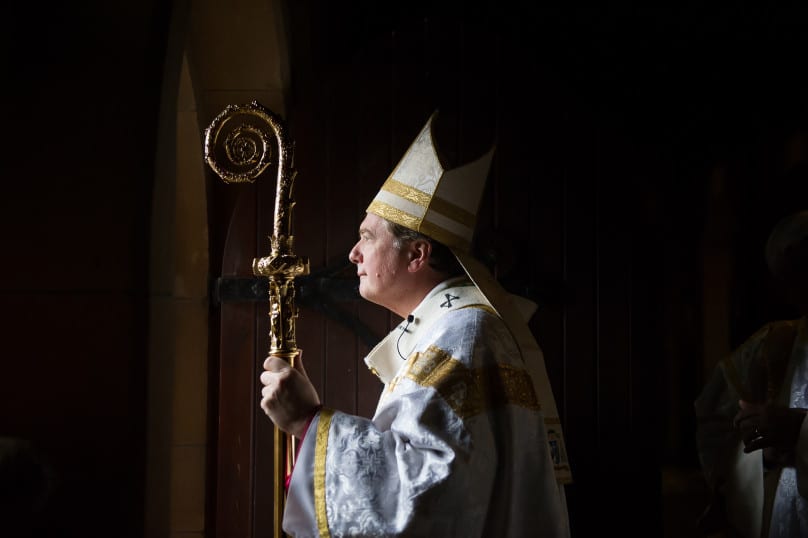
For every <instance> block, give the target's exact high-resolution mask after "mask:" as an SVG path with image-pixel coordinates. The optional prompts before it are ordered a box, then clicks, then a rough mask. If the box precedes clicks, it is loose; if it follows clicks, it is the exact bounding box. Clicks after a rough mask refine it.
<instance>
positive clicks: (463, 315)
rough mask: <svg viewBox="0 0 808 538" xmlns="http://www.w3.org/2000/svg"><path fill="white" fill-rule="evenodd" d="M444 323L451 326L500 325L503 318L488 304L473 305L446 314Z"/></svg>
mask: <svg viewBox="0 0 808 538" xmlns="http://www.w3.org/2000/svg"><path fill="white" fill-rule="evenodd" d="M442 318H443V321H444V322H445V323H449V324H459V323H470V322H477V323H485V324H500V323H503V322H502V318H500V317H499V315H498V314H497V312H496V310H494V309H493V308H491V307H490V306H488V305H487V304H472V305H467V306H463V307H460V308H455V309H454V310H450V311H449V312H446V313H445V314H444V315H443V316H442Z"/></svg>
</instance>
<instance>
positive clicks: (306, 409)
mask: <svg viewBox="0 0 808 538" xmlns="http://www.w3.org/2000/svg"><path fill="white" fill-rule="evenodd" d="M264 370H265V371H264V372H263V373H262V374H261V383H262V384H263V385H264V388H262V389H261V409H263V410H264V413H266V414H267V416H268V417H269V418H270V419H271V420H272V422H274V423H275V425H276V426H277V427H278V428H280V429H281V430H283V431H285V432H286V433H288V434H290V435H294V436H295V437H297V438H298V439H300V438H302V437H303V435H305V433H306V426H307V425H308V422H309V420H310V419H311V417H312V416H313V415H314V413H316V411H317V409H318V408H319V406H320V397H319V396H318V395H317V391H316V390H315V389H314V385H312V384H311V381H310V380H309V377H308V375H306V369H305V368H304V367H303V351H302V350H301V351H299V352H298V356H297V358H296V360H295V366H294V367H292V366H291V365H290V364H289V363H288V362H286V361H285V360H283V359H281V358H279V357H275V356H269V357H267V359H266V360H265V361H264Z"/></svg>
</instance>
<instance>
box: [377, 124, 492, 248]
mask: <svg viewBox="0 0 808 538" xmlns="http://www.w3.org/2000/svg"><path fill="white" fill-rule="evenodd" d="M436 115H437V112H435V113H433V114H432V116H430V118H429V119H428V120H427V122H426V125H424V128H423V129H421V132H420V133H419V134H418V136H417V137H416V138H415V141H414V142H413V143H412V145H410V147H409V149H408V150H407V152H406V153H405V154H404V156H403V157H402V158H401V160H400V161H399V163H398V165H397V166H396V167H395V169H394V170H393V173H392V174H390V177H388V178H387V181H385V182H384V185H382V188H381V190H380V191H379V193H378V194H377V195H376V197H375V198H374V199H373V201H372V202H371V203H370V205H369V206H368V208H367V212H368V213H373V214H375V215H378V216H379V217H382V218H384V219H387V220H389V221H391V222H394V223H396V224H400V225H401V226H404V227H405V228H409V229H410V230H415V231H416V232H420V233H422V234H424V235H427V236H429V237H431V238H433V239H435V240H436V241H440V242H441V243H443V244H444V245H446V246H448V247H450V248H452V250H460V251H462V252H469V251H470V250H471V240H472V237H473V235H474V227H475V224H476V222H477V210H478V209H479V206H480V199H481V198H482V194H483V189H484V188H485V180H486V178H487V177H488V170H489V168H490V166H491V158H492V157H493V155H494V148H491V150H489V151H488V152H487V153H486V154H485V155H483V156H482V157H480V158H479V159H477V160H476V161H473V162H470V163H468V164H465V165H463V166H460V167H458V168H454V169H452V170H446V169H444V168H443V165H442V164H441V162H440V159H439V158H438V153H437V151H436V150H435V143H434V139H433V138H432V121H433V120H434V118H435V116H436Z"/></svg>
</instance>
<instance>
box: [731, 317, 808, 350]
mask: <svg viewBox="0 0 808 538" xmlns="http://www.w3.org/2000/svg"><path fill="white" fill-rule="evenodd" d="M799 322H800V320H799V319H782V320H776V321H769V322H767V323H764V324H763V325H762V326H761V327H760V328H759V329H758V330H756V331H755V332H753V333H752V334H751V335H750V336H749V337H748V338H747V339H746V340H745V341H744V342H743V343H742V344H741V345H740V346H738V347H739V349H744V348H749V347H758V346H760V345H763V344H764V343H765V342H767V341H771V340H781V339H787V338H791V337H792V336H793V335H795V334H796V332H797V327H798V325H799Z"/></svg>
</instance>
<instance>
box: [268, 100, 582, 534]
mask: <svg viewBox="0 0 808 538" xmlns="http://www.w3.org/2000/svg"><path fill="white" fill-rule="evenodd" d="M434 117H435V115H434V114H433V116H432V118H430V119H429V120H428V121H427V123H426V125H425V126H424V128H423V129H422V130H421V132H420V133H419V134H418V136H417V137H416V139H415V141H414V142H413V143H412V145H411V146H410V147H409V149H408V150H407V152H406V153H405V155H404V156H403V157H402V159H401V161H400V162H399V164H398V165H397V166H396V168H395V169H394V170H393V172H392V174H391V175H390V177H389V178H388V179H387V181H386V182H385V183H384V185H383V186H382V188H381V190H380V191H379V193H378V194H377V195H376V197H375V198H374V200H373V201H372V202H371V204H370V205H369V206H368V208H367V214H366V217H365V219H364V220H363V221H362V223H361V225H360V227H359V240H358V242H357V243H356V245H354V247H353V248H352V249H351V251H350V253H349V255H348V257H349V259H350V260H351V262H353V263H354V264H356V267H357V275H358V276H359V292H360V294H361V295H362V297H363V298H365V299H367V300H369V301H372V302H374V303H376V304H379V305H381V306H384V307H385V308H387V309H389V310H390V311H392V312H394V313H395V314H397V315H399V316H400V317H401V318H403V320H404V321H402V323H401V325H399V326H398V327H397V328H395V329H394V330H393V331H391V333H390V334H389V335H388V336H387V337H386V338H385V339H384V340H382V341H381V342H380V343H379V344H378V345H377V346H376V347H375V348H374V349H373V350H372V351H371V352H370V353H369V354H368V356H367V357H366V358H365V362H366V364H367V365H368V367H369V368H370V369H371V370H372V371H373V373H375V374H376V375H377V376H378V377H379V379H380V380H381V381H382V382H383V383H384V385H385V388H384V391H383V393H382V396H381V398H380V400H379V403H378V407H377V409H376V413H375V415H374V416H373V418H372V419H369V418H364V417H359V416H354V415H349V414H346V413H343V412H340V411H337V410H333V409H328V408H325V407H322V406H321V404H320V400H319V397H318V395H317V393H316V391H315V390H314V388H313V386H312V384H311V382H310V381H309V379H308V378H307V376H306V374H305V370H304V369H303V361H302V360H301V361H298V362H297V365H296V367H291V366H290V365H289V364H288V363H286V362H284V361H282V360H281V359H279V358H277V357H269V358H268V359H267V360H266V362H265V364H264V366H265V369H266V371H265V372H264V373H262V375H261V381H262V383H263V384H264V388H263V390H262V397H263V398H262V400H261V407H262V408H263V409H264V411H265V412H266V414H267V415H268V416H269V417H270V418H271V419H272V421H273V422H274V423H275V424H276V425H277V426H278V427H279V428H280V429H282V430H284V431H286V432H288V433H290V434H291V435H294V436H296V437H297V438H299V439H302V442H301V443H300V452H299V455H298V458H297V461H296V464H295V467H294V470H293V473H292V476H291V481H290V484H289V490H288V496H287V504H286V509H285V515H284V522H283V526H284V530H285V531H286V532H287V533H289V534H291V535H293V536H395V535H406V536H441V537H453V536H456V537H463V538H467V537H474V536H480V537H489V536H498V537H524V536H546V537H565V536H569V529H568V519H567V510H566V503H565V496H564V486H563V485H564V483H566V482H569V480H570V473H569V465H568V463H567V460H566V450H565V449H564V438H563V434H562V431H561V427H560V422H559V420H558V413H557V411H556V405H555V401H554V399H553V395H552V391H551V390H550V385H549V382H548V379H547V375H546V371H545V367H544V359H543V356H542V353H541V350H540V348H539V346H538V345H537V343H536V341H535V340H534V339H533V336H532V334H531V333H530V330H529V329H528V327H527V324H526V322H525V320H524V319H523V317H522V316H520V314H519V310H518V309H517V304H516V303H515V301H516V299H515V298H513V297H511V296H510V295H508V294H507V293H505V291H504V290H503V289H502V288H501V287H500V286H499V285H498V284H497V282H496V281H495V280H494V278H493V277H492V276H491V274H490V273H489V272H488V271H487V269H485V268H484V267H483V266H482V265H481V264H479V263H478V262H476V261H475V260H474V259H473V258H472V257H471V256H470V255H469V251H470V247H471V240H472V236H473V232H474V226H475V221H476V213H477V209H478V207H479V203H480V198H481V196H482V192H483V187H484V185H485V180H486V177H487V175H488V170H489V167H490V163H491V159H492V156H493V149H492V150H491V151H489V152H488V153H487V154H485V155H483V156H482V157H481V158H479V159H478V160H476V161H473V162H471V163H468V164H465V165H463V166H460V167H458V168H454V169H451V170H446V169H444V166H443V164H442V163H441V161H440V159H439V157H438V153H437V151H436V148H435V145H434V141H433V136H432V122H433V120H434ZM304 347H305V346H304ZM549 430H552V432H553V434H552V439H550V438H549V436H548V431H549ZM551 441H552V450H551Z"/></svg>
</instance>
